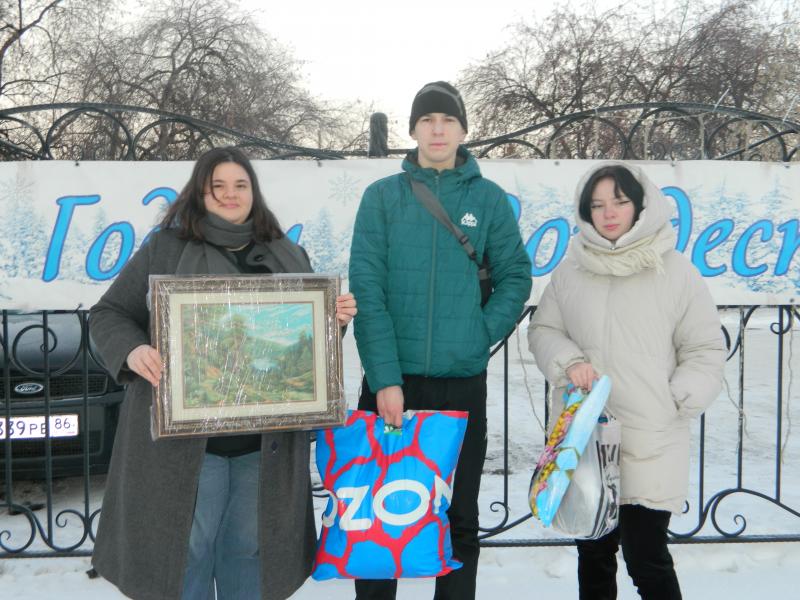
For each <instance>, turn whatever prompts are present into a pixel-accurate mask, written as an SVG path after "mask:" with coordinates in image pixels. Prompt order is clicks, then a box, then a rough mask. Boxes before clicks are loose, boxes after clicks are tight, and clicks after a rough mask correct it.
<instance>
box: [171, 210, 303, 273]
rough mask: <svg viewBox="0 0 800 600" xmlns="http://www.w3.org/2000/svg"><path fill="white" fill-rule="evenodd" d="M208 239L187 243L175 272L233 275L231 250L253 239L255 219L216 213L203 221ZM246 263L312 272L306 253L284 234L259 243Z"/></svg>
mask: <svg viewBox="0 0 800 600" xmlns="http://www.w3.org/2000/svg"><path fill="white" fill-rule="evenodd" d="M201 228H202V230H203V236H204V237H205V240H206V241H205V242H198V241H191V242H188V243H187V244H186V246H184V248H183V252H182V253H181V257H180V259H179V260H178V266H177V268H176V269H175V274H176V275H229V274H230V275H233V274H237V273H239V272H240V271H239V267H238V266H237V264H236V260H235V259H234V258H233V256H232V255H231V254H230V252H229V251H228V249H231V248H241V247H242V246H245V245H247V244H249V243H250V242H251V241H253V222H252V221H251V220H247V221H245V222H244V223H242V224H241V225H237V224H235V223H230V222H228V221H226V220H225V219H222V218H220V217H217V216H216V215H213V214H210V213H209V214H207V215H206V216H205V217H204V218H203V220H202V221H201ZM247 263H248V264H252V265H263V266H265V267H266V268H267V269H269V271H270V272H271V273H311V265H310V264H309V262H308V257H307V256H306V254H305V252H303V250H302V249H301V248H300V247H299V246H297V245H296V244H294V243H292V242H291V241H289V240H288V239H287V238H286V237H282V238H279V239H276V240H272V241H270V242H256V243H255V244H254V245H253V247H252V248H251V249H250V252H248V253H247Z"/></svg>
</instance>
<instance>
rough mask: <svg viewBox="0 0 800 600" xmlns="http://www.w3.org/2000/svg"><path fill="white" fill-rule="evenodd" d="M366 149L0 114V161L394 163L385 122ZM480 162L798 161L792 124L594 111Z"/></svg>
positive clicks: (190, 128) (158, 121) (517, 139)
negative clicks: (224, 155)
mask: <svg viewBox="0 0 800 600" xmlns="http://www.w3.org/2000/svg"><path fill="white" fill-rule="evenodd" d="M368 139H369V142H368V144H365V145H366V146H367V147H364V148H358V149H353V150H347V151H341V150H336V149H332V148H331V149H320V148H310V147H306V146H301V145H297V144H295V143H291V142H289V141H286V140H283V141H275V140H268V139H264V138H262V137H259V136H258V135H257V134H253V133H245V132H241V131H236V130H233V129H230V128H228V127H224V126H222V125H218V124H216V123H211V122H208V121H205V120H203V119H198V118H195V117H192V116H189V115H180V114H175V113H170V112H165V111H160V110H156V109H151V108H144V107H136V106H128V105H122V104H102V103H56V104H40V105H33V106H21V107H12V108H6V109H2V110H0V160H51V159H61V160H192V159H195V158H197V157H198V156H199V155H200V154H202V153H203V152H204V151H206V150H208V149H209V148H211V147H213V146H220V145H234V146H240V147H244V148H246V150H247V151H248V153H249V154H250V156H251V158H254V159H300V158H305V159H340V158H354V157H367V156H374V157H382V156H402V155H403V154H405V153H406V152H407V149H406V148H389V145H388V128H387V121H386V116H385V115H383V113H375V114H374V115H372V118H371V119H370V131H369V138H368ZM467 146H469V147H470V148H472V150H473V151H474V152H475V154H476V155H477V156H479V157H481V158H487V157H488V158H547V159H570V158H580V159H587V158H617V159H624V160H702V159H715V160H751V161H752V160H765V161H780V162H788V161H796V160H798V158H800V153H799V152H798V147H800V123H797V122H794V121H792V120H789V119H787V118H786V117H784V118H780V117H774V116H769V115H765V114H761V113H757V112H754V111H749V110H743V109H738V108H734V107H730V106H720V105H711V104H700V103H691V102H657V103H633V104H624V105H617V106H599V107H597V108H593V109H590V110H584V111H581V112H577V113H570V114H564V115H558V116H555V117H553V118H550V119H546V120H542V121H539V122H535V123H531V124H530V125H527V126H526V127H523V128H521V129H519V130H517V131H513V132H510V133H505V134H503V135H490V136H489V137H484V138H483V139H476V140H473V141H470V142H468V143H467Z"/></svg>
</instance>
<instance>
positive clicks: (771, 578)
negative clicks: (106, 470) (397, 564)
mask: <svg viewBox="0 0 800 600" xmlns="http://www.w3.org/2000/svg"><path fill="white" fill-rule="evenodd" d="M737 319H738V314H736V313H731V314H726V315H725V318H724V320H725V323H726V325H727V326H728V327H729V331H730V332H731V333H732V334H733V335H735V334H736V332H737V331H738V327H737V325H736V320H737ZM775 320H776V319H775V311H774V309H769V310H767V309H764V310H761V311H759V312H758V313H757V314H756V316H755V318H754V319H753V320H752V321H751V323H750V325H749V326H748V328H747V332H748V334H747V338H746V343H745V349H744V352H745V370H744V374H743V380H744V390H745V392H744V395H743V410H742V411H740V410H739V408H738V403H739V372H738V367H739V360H738V355H737V356H735V357H734V358H733V359H732V360H731V361H729V364H728V369H727V373H726V377H727V383H728V388H727V390H726V391H724V392H723V394H721V396H720V398H719V399H718V400H717V402H716V403H715V404H714V405H713V406H712V407H711V409H710V410H709V411H708V412H707V414H706V425H705V433H706V438H705V471H704V473H705V482H704V486H705V488H704V489H705V494H704V496H703V502H706V501H707V500H708V498H709V497H710V496H711V495H712V494H714V493H715V492H717V491H719V490H722V489H726V488H731V487H735V486H736V485H737V465H738V462H739V460H741V463H742V487H744V488H750V489H753V490H756V491H758V492H760V493H762V494H765V495H767V496H771V497H777V492H778V490H777V489H776V477H775V472H776V468H778V467H780V468H781V469H782V480H781V486H780V490H779V493H780V495H779V497H780V501H781V502H782V503H783V504H784V505H786V506H788V507H790V508H791V509H793V510H795V511H796V510H798V509H800V471H798V470H797V468H796V465H797V464H798V461H800V441H798V435H797V434H796V432H795V433H793V432H792V428H793V425H792V419H793V417H795V415H794V414H793V412H792V403H793V402H794V403H795V404H796V401H797V397H798V388H799V387H800V384H799V383H798V382H797V381H794V380H793V379H794V378H795V377H796V376H797V375H798V374H800V343H798V341H797V340H796V339H794V338H797V337H798V333H800V324H797V323H795V329H794V332H793V335H792V336H784V347H783V360H784V374H783V402H782V404H781V406H780V407H779V406H778V404H777V400H776V386H777V376H776V372H777V369H776V365H777V356H778V354H777V353H778V337H777V336H776V335H775V334H774V333H772V332H771V331H770V326H771V324H772V323H773V322H774V321H775ZM344 346H345V349H344V351H345V361H344V362H345V381H346V392H347V397H348V398H349V399H350V400H351V402H352V403H354V402H355V398H356V395H357V390H358V386H359V382H360V377H361V371H360V366H359V363H358V357H357V353H356V352H355V347H354V343H353V338H352V335H351V334H348V335H347V337H346V338H345V344H344ZM502 362H503V361H502V356H500V355H498V356H496V357H495V358H494V359H493V361H492V365H491V367H490V380H489V389H490V397H489V414H490V416H489V421H490V443H489V452H488V457H487V463H486V468H485V475H484V480H483V487H482V491H481V511H482V513H481V514H482V525H483V526H484V527H493V526H496V525H498V524H499V523H500V522H501V521H502V519H503V513H502V512H500V511H498V510H497V504H496V503H497V502H498V501H503V500H504V479H503V477H502V473H503V470H504V462H503V445H502V444H503V429H502V427H503V408H502V404H503V392H502V382H503V379H502V377H503V374H502ZM509 365H510V366H509V370H510V384H509V418H508V422H509V457H508V472H509V484H508V490H509V491H508V502H507V505H508V507H509V515H508V517H509V521H513V520H515V519H517V518H521V517H524V516H525V515H526V514H527V512H528V509H527V501H526V499H527V489H528V483H529V480H530V476H531V472H532V466H533V463H534V461H535V460H536V458H537V457H538V454H539V452H540V451H541V446H542V442H543V434H542V430H541V428H540V426H539V424H538V422H537V417H535V416H534V412H533V409H532V407H533V406H535V407H536V412H537V413H538V419H539V420H540V421H544V414H543V403H542V395H543V382H542V379H541V375H540V374H539V371H538V370H537V369H536V367H535V365H533V362H532V358H531V356H530V354H529V353H528V351H527V343H526V340H525V332H524V328H523V330H522V331H521V332H520V333H519V335H518V336H514V337H512V338H511V344H510V347H509ZM779 409H780V410H781V411H782V417H783V427H782V433H781V436H780V438H779V439H778V438H777V436H776V420H775V415H776V413H777V412H778V410H779ZM740 417H741V423H742V427H743V428H744V441H743V444H742V446H741V448H739V447H738V444H737V439H738V438H737V431H738V426H739V422H740ZM798 427H800V425H798ZM696 429H697V432H698V433H699V423H698V424H697V427H696ZM694 437H695V439H696V440H697V439H698V438H699V435H695V436H694ZM777 447H782V454H783V460H781V461H780V462H778V461H777V458H776V457H777V451H776V448H777ZM740 452H741V459H740ZM697 456H698V455H697V453H694V456H693V467H692V474H693V475H692V478H693V484H692V488H691V489H690V496H689V511H688V512H687V514H686V515H682V516H681V517H678V518H674V519H673V521H672V524H671V529H672V530H673V531H675V532H689V531H691V530H693V529H695V528H696V527H697V526H698V524H699V520H698V505H699V504H701V502H699V499H698V495H699V487H698V479H699V476H698V474H699V469H698V466H697V465H698V460H697ZM83 485H84V482H83V480H82V479H81V478H73V479H69V480H59V481H57V482H55V492H54V493H55V497H56V501H57V507H56V513H57V512H58V510H59V509H63V508H68V507H71V508H76V509H78V510H81V509H82V505H83ZM102 487H103V477H102V476H97V477H93V478H92V480H91V481H90V485H89V489H90V506H91V507H92V508H95V507H99V506H100V502H101V499H102ZM15 495H16V497H15V499H16V500H17V501H24V500H25V499H28V500H32V501H36V499H37V498H39V499H41V488H40V486H37V485H34V484H22V485H20V486H19V487H18V488H16V489H15ZM323 505H324V501H323V500H319V501H317V510H318V511H320V510H321V509H322V507H323ZM493 508H494V509H495V510H493ZM37 514H38V515H39V519H40V520H46V517H45V514H44V511H38V513H37ZM716 518H717V523H718V525H719V527H720V528H721V529H722V530H723V531H726V532H734V531H736V530H737V529H738V528H739V527H741V526H742V525H746V529H745V531H744V533H745V534H746V535H775V534H787V533H792V534H797V533H799V532H800V520H799V519H798V518H797V517H796V516H794V515H792V514H791V513H789V512H788V511H786V510H784V509H783V508H780V507H777V506H776V505H775V503H774V502H772V501H769V500H765V499H763V498H758V497H755V496H753V495H748V494H741V493H740V494H733V495H731V496H730V497H729V498H727V499H725V500H723V501H722V502H721V503H720V507H719V510H718V512H717V513H716ZM71 523H75V519H74V517H72V521H71ZM71 523H70V517H68V522H67V525H66V526H65V527H63V528H59V529H58V531H57V532H56V539H57V540H58V541H59V543H60V545H66V544H68V543H69V542H70V541H71V540H73V539H74V538H73V537H71V535H73V536H74V535H75V532H76V531H78V528H77V527H75V526H74V525H72V524H71ZM29 535H30V524H29V523H28V521H27V520H26V519H25V518H24V517H22V516H8V515H6V514H3V515H2V516H0V540H2V542H3V543H4V544H6V545H8V546H11V547H16V546H19V545H20V544H24V542H25V540H27V539H28V536H29ZM700 535H708V536H714V535H719V533H718V532H717V531H716V530H714V528H713V526H712V525H711V524H710V522H709V521H706V524H705V525H704V527H703V529H702V530H701V531H700ZM502 537H503V538H504V539H531V538H538V539H541V538H550V537H554V534H553V533H552V532H551V531H548V530H544V529H543V528H541V527H540V526H539V525H538V524H537V523H536V522H534V521H533V520H532V519H529V520H527V521H526V522H524V523H522V524H520V525H519V526H517V527H515V528H513V529H512V530H511V531H509V532H507V533H505V534H503V536H502ZM44 549H45V548H44V546H43V545H42V543H41V542H38V541H37V542H35V543H34V544H33V546H32V547H31V548H30V550H31V551H34V550H44ZM671 551H672V553H673V556H674V557H675V561H676V565H677V570H678V574H679V578H680V580H681V585H682V588H683V591H684V597H685V598H687V599H694V598H698V599H700V598H702V599H704V600H706V599H711V600H713V599H716V598H726V599H728V600H745V599H747V600H750V599H753V598H758V597H769V598H775V599H784V598H787V599H788V598H795V597H798V594H797V590H796V587H797V584H796V583H795V574H796V573H797V572H798V568H800V543H795V542H783V543H781V542H771V543H747V544H745V543H727V544H673V545H672V546H671ZM88 568H89V559H88V558H58V559H56V558H35V559H6V560H0V597H4V598H5V597H7V598H15V599H19V600H24V599H31V600H34V599H35V600H40V599H50V598H66V599H71V598H85V599H87V600H94V599H101V598H102V599H104V600H105V599H109V600H114V599H116V598H122V597H123V596H122V595H121V594H120V593H119V592H118V591H117V590H116V588H114V586H112V585H111V584H109V583H108V582H106V581H104V580H102V579H94V580H90V579H89V578H88V577H87V576H86V575H85V571H86V570H87V569H88ZM575 569H576V559H575V550H574V548H573V547H538V548H486V549H484V550H483V552H482V555H481V563H480V571H479V576H478V597H480V598H487V597H491V595H499V594H506V595H507V596H508V597H513V598H523V597H535V598H541V599H562V598H576V597H577V584H576V577H575ZM619 583H620V593H619V598H620V599H621V600H626V599H633V598H637V597H638V596H637V594H636V592H635V590H634V589H633V586H632V584H631V583H630V580H629V578H628V577H627V575H626V574H625V570H624V562H623V561H622V559H621V558H620V573H619ZM432 586H433V583H432V581H430V580H406V581H402V582H401V584H400V588H399V590H400V591H399V593H398V597H399V598H401V599H411V598H415V599H416V598H426V597H431V596H432V589H433V588H432ZM352 597H353V591H352V582H350V581H327V582H315V581H311V580H309V581H308V582H307V583H306V585H304V586H303V588H301V589H300V590H299V591H298V592H297V594H295V595H294V596H293V599H297V600H311V599H312V598H313V599H319V598H330V599H332V600H338V599H340V598H342V599H343V598H352Z"/></svg>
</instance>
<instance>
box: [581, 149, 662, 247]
mask: <svg viewBox="0 0 800 600" xmlns="http://www.w3.org/2000/svg"><path fill="white" fill-rule="evenodd" d="M611 166H621V167H625V168H626V169H628V170H629V171H630V172H631V173H632V174H633V176H634V178H635V179H636V180H637V181H638V182H639V183H640V184H641V186H642V188H644V200H643V208H642V212H641V213H639V218H638V219H637V220H636V222H635V223H634V224H633V227H631V230H630V231H628V232H626V233H625V234H623V235H622V236H621V237H620V238H619V239H618V240H617V241H616V243H615V244H614V243H612V242H610V241H609V240H607V239H606V238H604V237H603V236H602V235H600V234H599V233H598V231H597V230H596V229H595V228H594V226H593V225H592V224H591V223H588V222H586V221H584V220H583V219H582V218H581V216H580V213H579V212H578V207H579V204H580V201H581V191H582V190H583V188H584V186H585V185H586V183H587V182H588V181H589V179H590V178H591V176H592V175H594V174H595V173H596V172H597V171H599V170H600V169H602V168H604V167H611ZM573 208H574V211H575V224H576V225H577V226H578V229H579V230H580V233H581V236H582V237H583V242H584V244H586V245H588V246H590V247H591V246H594V247H596V248H601V249H605V250H611V249H614V248H616V249H621V248H624V247H626V246H631V245H635V244H636V243H637V242H640V241H641V240H643V239H645V238H648V237H650V236H653V235H655V234H656V233H658V232H659V231H660V230H661V229H663V227H664V225H665V224H667V223H669V220H670V217H671V214H672V209H671V207H670V204H669V202H668V201H667V199H666V198H665V197H664V194H662V193H661V190H660V189H659V188H658V187H657V186H656V185H655V184H654V183H653V182H652V181H650V180H649V179H648V178H647V176H645V174H644V173H643V172H642V170H641V169H640V168H639V167H637V166H635V165H633V164H631V163H626V162H622V161H618V160H612V161H605V162H602V163H600V164H598V165H595V166H594V167H592V169H591V170H590V171H588V172H587V173H586V174H585V175H584V176H583V177H582V178H581V180H580V181H579V182H578V187H577V188H576V190H575V198H574V200H573Z"/></svg>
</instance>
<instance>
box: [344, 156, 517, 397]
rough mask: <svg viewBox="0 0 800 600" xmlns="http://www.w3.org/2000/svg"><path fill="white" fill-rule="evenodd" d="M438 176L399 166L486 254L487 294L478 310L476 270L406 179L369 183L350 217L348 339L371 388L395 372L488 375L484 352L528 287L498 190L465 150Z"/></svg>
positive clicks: (398, 377) (412, 161)
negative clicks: (353, 309)
mask: <svg viewBox="0 0 800 600" xmlns="http://www.w3.org/2000/svg"><path fill="white" fill-rule="evenodd" d="M457 165H458V166H456V168H454V169H448V170H445V171H442V172H441V173H438V172H437V171H436V170H434V169H423V168H421V167H419V166H418V165H417V164H416V151H414V152H412V153H410V154H409V156H408V157H406V159H405V160H404V161H403V169H404V170H405V171H406V173H407V174H408V175H410V176H411V177H413V178H415V179H418V180H420V181H423V182H424V183H426V184H427V185H428V187H429V188H430V189H431V190H432V191H433V192H434V193H435V194H436V195H437V196H438V197H439V200H440V201H441V203H442V205H443V206H444V208H445V210H446V211H447V214H448V215H449V217H450V219H451V220H452V221H453V222H454V223H455V224H456V225H458V226H459V227H460V228H461V230H462V231H463V232H464V233H465V234H467V235H468V236H469V238H470V241H471V243H472V245H473V246H474V247H475V249H476V251H477V253H478V257H479V259H480V257H482V256H483V254H484V253H487V254H488V257H489V262H490V264H491V267H492V281H493V283H494V288H495V289H494V292H493V293H492V296H491V298H490V299H489V302H488V303H487V304H486V306H484V307H483V308H481V305H480V286H479V285H478V274H477V271H478V268H477V265H476V264H475V262H474V261H472V260H470V258H469V257H468V256H467V254H466V252H464V250H463V249H462V248H461V246H460V244H459V243H458V241H457V240H456V239H455V238H454V237H453V235H452V234H451V233H450V232H449V231H448V230H447V229H445V227H444V226H443V225H442V224H440V223H439V222H438V221H436V219H435V218H434V217H433V216H432V215H431V214H430V213H429V212H428V211H427V210H426V209H425V207H424V206H422V204H420V203H419V201H418V200H417V199H416V198H415V197H414V195H413V193H412V191H411V185H410V183H409V181H408V179H407V176H406V175H405V174H402V173H401V174H397V175H392V176H390V177H386V178H384V179H381V180H379V181H376V182H375V183H373V184H371V185H370V186H369V187H368V188H367V189H366V191H365V192H364V197H363V198H362V200H361V205H360V206H359V209H358V214H357V215H356V222H355V228H354V231H353V244H352V246H351V249H350V291H351V292H353V294H354V295H355V297H356V299H357V300H358V316H357V317H356V319H355V336H356V343H357V345H358V352H359V355H360V356H361V363H362V365H363V367H364V371H365V373H366V376H367V382H368V383H369V387H370V388H371V389H372V390H373V391H374V392H377V391H378V390H380V389H382V388H385V387H388V386H391V385H401V384H402V382H403V379H402V375H403V374H410V375H425V376H430V377H469V376H471V375H476V374H478V373H480V372H481V371H483V370H484V369H485V368H486V365H487V363H488V361H489V347H490V345H491V344H494V343H495V342H497V341H499V340H500V339H502V338H503V337H504V336H505V335H506V334H507V333H508V332H509V331H510V330H511V329H512V328H513V326H514V323H515V322H516V319H517V318H518V317H519V315H520V313H521V311H522V308H523V306H524V304H525V301H526V300H527V299H528V296H529V295H530V290H531V263H530V259H529V258H528V255H527V253H526V251H525V248H524V247H523V245H522V239H521V237H520V233H519V227H518V226H517V223H516V221H515V219H514V214H513V212H512V210H511V206H510V204H509V202H508V199H507V198H506V194H505V192H503V190H502V189H500V187H499V186H498V185H496V184H495V183H493V182H492V181H489V180H488V179H484V178H483V177H482V176H481V173H480V169H479V168H478V163H477V161H476V160H475V159H474V158H473V157H472V155H471V154H470V153H469V152H468V151H467V150H466V149H465V148H463V147H461V148H459V150H458V158H457Z"/></svg>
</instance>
